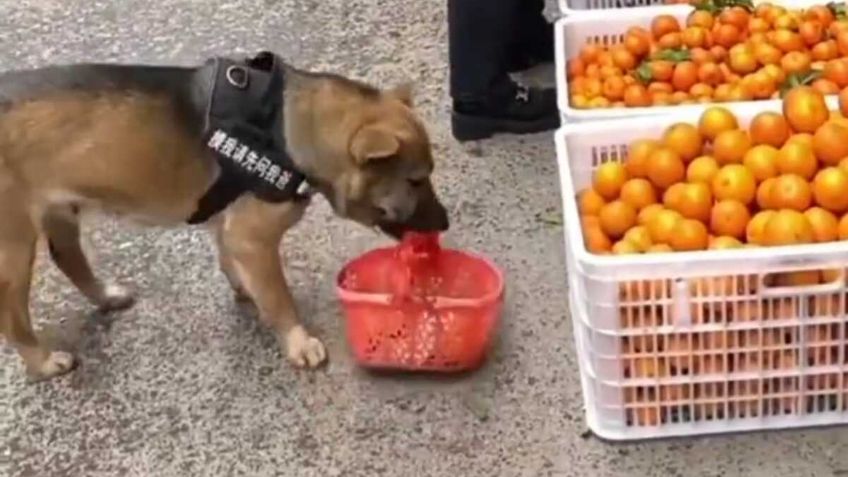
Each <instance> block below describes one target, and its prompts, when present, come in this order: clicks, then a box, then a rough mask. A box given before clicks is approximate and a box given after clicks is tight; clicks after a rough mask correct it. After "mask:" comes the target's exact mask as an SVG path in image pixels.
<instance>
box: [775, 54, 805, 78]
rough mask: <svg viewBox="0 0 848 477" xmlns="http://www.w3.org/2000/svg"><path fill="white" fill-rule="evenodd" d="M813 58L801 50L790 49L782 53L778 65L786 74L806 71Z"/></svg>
mask: <svg viewBox="0 0 848 477" xmlns="http://www.w3.org/2000/svg"><path fill="white" fill-rule="evenodd" d="M812 62H813V60H812V58H810V55H808V54H807V53H804V52H801V51H790V52H789V53H787V54H785V55H783V58H782V59H781V60H780V67H781V68H783V71H785V72H786V73H787V74H790V75H791V74H793V73H799V74H802V73H806V72H808V71H810V65H811V64H812Z"/></svg>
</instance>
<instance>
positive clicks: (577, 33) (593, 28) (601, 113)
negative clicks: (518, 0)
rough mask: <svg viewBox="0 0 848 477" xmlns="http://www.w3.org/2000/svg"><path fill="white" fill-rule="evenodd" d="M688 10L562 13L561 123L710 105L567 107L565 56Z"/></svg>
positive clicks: (558, 33)
mask: <svg viewBox="0 0 848 477" xmlns="http://www.w3.org/2000/svg"><path fill="white" fill-rule="evenodd" d="M818 3H820V2H818V1H816V2H810V1H809V0H803V1H801V0H796V1H792V2H789V1H785V2H780V4H782V5H785V6H791V7H797V8H800V7H806V6H810V5H815V4H818ZM691 10H692V8H691V7H687V6H685V5H683V6H681V5H676V6H662V7H655V8H634V9H630V10H607V11H603V10H599V11H589V12H586V13H585V14H583V15H578V16H570V17H563V18H560V19H559V20H557V22H556V23H555V25H554V35H555V48H556V56H555V63H556V64H555V67H556V86H557V102H558V106H559V110H560V112H561V114H562V119H563V123H572V122H582V121H590V120H607V119H617V118H624V117H635V116H652V115H665V114H672V113H674V112H676V111H685V110H691V111H703V110H704V109H705V108H706V107H708V106H710V105H704V104H693V105H679V106H652V107H641V108H602V109H578V108H573V107H571V104H570V99H569V94H568V75H567V60H568V59H569V58H573V57H574V56H576V55H577V54H579V52H580V49H581V48H582V47H583V46H584V45H586V44H587V43H596V44H601V45H614V44H617V43H621V42H623V41H624V33H625V32H626V31H627V29H628V28H630V27H632V26H641V27H644V28H647V29H650V25H651V20H653V19H654V17H656V16H657V15H660V14H669V15H673V16H675V17H676V18H677V19H678V20H679V21H681V22H685V21H686V17H687V16H688V14H689V12H690V11H691ZM712 104H722V105H728V104H732V105H741V106H742V107H746V106H753V105H766V106H768V107H774V106H775V105H779V104H780V101H779V100H759V101H740V102H735V103H712Z"/></svg>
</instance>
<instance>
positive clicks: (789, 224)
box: [763, 209, 814, 245]
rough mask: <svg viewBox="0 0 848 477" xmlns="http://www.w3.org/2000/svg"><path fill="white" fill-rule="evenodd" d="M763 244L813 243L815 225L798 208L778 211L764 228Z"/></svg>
mask: <svg viewBox="0 0 848 477" xmlns="http://www.w3.org/2000/svg"><path fill="white" fill-rule="evenodd" d="M763 238H764V240H765V243H764V244H763V245H794V244H802V243H811V242H813V240H814V236H813V227H812V225H810V221H809V220H808V219H807V217H806V216H805V215H804V214H802V213H801V212H798V211H797V210H790V209H783V210H779V211H777V213H775V214H774V215H773V216H772V217H771V218H769V219H768V221H767V222H766V224H765V227H764V228H763Z"/></svg>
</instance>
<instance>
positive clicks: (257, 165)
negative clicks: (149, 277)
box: [188, 51, 309, 224]
mask: <svg viewBox="0 0 848 477" xmlns="http://www.w3.org/2000/svg"><path fill="white" fill-rule="evenodd" d="M207 65H208V67H211V68H212V73H211V74H212V75H213V76H212V86H211V90H210V93H209V102H208V105H207V107H206V114H205V124H204V129H203V143H204V145H205V147H206V148H208V149H209V151H210V152H211V153H212V154H213V155H214V156H215V159H216V160H217V162H218V165H219V166H220V169H221V173H220V175H219V176H218V179H217V180H216V181H215V183H213V184H212V186H211V187H210V188H209V190H207V191H206V193H205V194H204V195H203V197H201V198H200V201H199V202H198V204H197V210H196V211H195V212H194V214H192V216H191V217H189V219H188V223H190V224H200V223H203V222H206V221H207V220H208V219H209V218H210V217H212V216H213V215H215V214H217V213H218V212H221V211H222V210H224V209H225V208H226V207H227V206H228V205H230V204H231V203H232V202H233V201H235V200H236V199H237V198H239V197H240V196H242V195H243V194H245V193H248V192H249V193H252V194H254V195H255V196H256V197H257V198H258V199H260V200H263V201H266V202H275V203H279V202H287V201H298V200H305V199H308V197H309V196H308V195H306V193H305V190H306V189H307V188H308V184H307V182H306V177H305V176H304V175H303V174H302V173H300V172H298V170H297V169H296V168H295V166H294V162H293V161H292V159H291V157H290V156H289V154H288V152H287V150H286V140H285V135H284V132H283V101H284V97H283V87H284V85H285V70H284V69H283V62H282V60H281V59H280V58H279V57H278V56H276V55H274V54H273V53H270V52H265V51H263V52H260V53H259V54H258V55H256V56H254V57H253V58H248V59H246V60H244V61H240V62H238V61H234V60H230V59H227V58H212V59H210V60H209V61H208V62H207Z"/></svg>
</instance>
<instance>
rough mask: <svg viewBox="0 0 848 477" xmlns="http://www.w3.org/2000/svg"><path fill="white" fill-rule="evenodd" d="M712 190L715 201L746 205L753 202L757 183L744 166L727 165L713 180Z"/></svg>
mask: <svg viewBox="0 0 848 477" xmlns="http://www.w3.org/2000/svg"><path fill="white" fill-rule="evenodd" d="M712 190H713V195H714V196H715V198H716V200H725V199H733V200H738V201H739V202H742V203H743V204H746V205H747V204H750V203H751V202H752V201H753V200H754V196H755V195H756V193H757V182H756V180H755V179H754V175H753V174H751V171H749V170H748V168H746V167H745V166H743V165H741V164H729V165H726V166H724V167H722V168H721V169H719V171H718V174H716V176H715V177H714V178H713V183H712Z"/></svg>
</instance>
